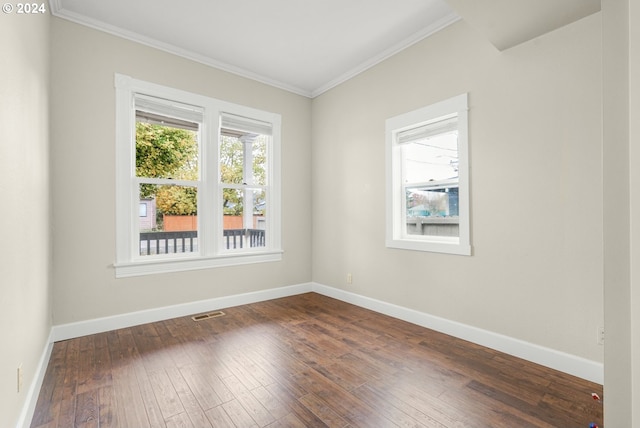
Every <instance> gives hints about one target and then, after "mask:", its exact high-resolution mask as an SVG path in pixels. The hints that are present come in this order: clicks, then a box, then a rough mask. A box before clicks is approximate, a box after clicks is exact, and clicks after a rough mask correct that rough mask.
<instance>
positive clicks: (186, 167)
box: [136, 116, 199, 180]
mask: <svg viewBox="0 0 640 428" xmlns="http://www.w3.org/2000/svg"><path fill="white" fill-rule="evenodd" d="M166 119H167V121H170V120H171V118H169V117H167V118H166ZM148 122H149V121H145V119H144V118H141V117H139V116H137V121H136V176H137V177H145V178H172V179H180V180H197V179H198V176H199V172H198V132H197V131H194V130H190V129H183V128H178V127H173V126H166V125H162V124H157V123H148ZM168 123H169V122H168ZM194 125H197V124H194Z"/></svg>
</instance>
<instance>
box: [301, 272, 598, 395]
mask: <svg viewBox="0 0 640 428" xmlns="http://www.w3.org/2000/svg"><path fill="white" fill-rule="evenodd" d="M312 290H313V291H314V292H316V293H318V294H322V295H325V296H328V297H333V298H334V299H338V300H342V301H343V302H347V303H351V304H354V305H356V306H360V307H363V308H366V309H370V310H372V311H375V312H379V313H381V314H385V315H389V316H392V317H394V318H398V319H401V320H404V321H407V322H410V323H412V324H416V325H420V326H422V327H426V328H429V329H432V330H435V331H439V332H441V333H445V334H448V335H450V336H454V337H457V338H460V339H463V340H467V341H469V342H473V343H476V344H478V345H482V346H486V347H487V348H491V349H495V350H497V351H500V352H504V353H505V354H509V355H513V356H515V357H519V358H522V359H524V360H527V361H531V362H533V363H536V364H540V365H543V366H545V367H549V368H552V369H555V370H559V371H561V372H564V373H568V374H570V375H573V376H577V377H580V378H582V379H586V380H589V381H591V382H596V383H599V384H601V385H602V383H603V381H604V365H603V364H602V363H598V362H596V361H591V360H587V359H586V358H582V357H578V356H575V355H571V354H567V353H564V352H560V351H556V350H555V349H551V348H546V347H544V346H540V345H536V344H533V343H529V342H525V341H523V340H519V339H514V338H513V337H509V336H505V335H502V334H498V333H494V332H491V331H488V330H483V329H480V328H477V327H473V326H470V325H466V324H462V323H459V322H456V321H451V320H447V319H444V318H440V317H437V316H434V315H429V314H427V313H424V312H419V311H416V310H414V309H409V308H405V307H403V306H398V305H394V304H392V303H387V302H383V301H381V300H376V299H372V298H370V297H365V296H362V295H359V294H354V293H350V292H348V291H345V290H341V289H338V288H333V287H329V286H326V285H322V284H317V283H313V284H312Z"/></svg>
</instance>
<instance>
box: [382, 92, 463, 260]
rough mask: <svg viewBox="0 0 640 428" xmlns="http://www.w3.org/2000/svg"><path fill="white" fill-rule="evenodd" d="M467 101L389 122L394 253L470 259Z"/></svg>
mask: <svg viewBox="0 0 640 428" xmlns="http://www.w3.org/2000/svg"><path fill="white" fill-rule="evenodd" d="M467 138H468V137H467V95H466V94H464V95H460V96H457V97H453V98H450V99H447V100H445V101H441V102H439V103H436V104H433V105H430V106H427V107H424V108H421V109H418V110H415V111H412V112H409V113H405V114H402V115H400V116H396V117H393V118H391V119H388V120H387V122H386V147H387V236H386V242H387V246H388V247H392V248H402V249H409V250H421V251H434V252H442V253H451V254H463V255H469V254H470V253H471V246H470V242H469V178H468V177H469V162H468V143H467Z"/></svg>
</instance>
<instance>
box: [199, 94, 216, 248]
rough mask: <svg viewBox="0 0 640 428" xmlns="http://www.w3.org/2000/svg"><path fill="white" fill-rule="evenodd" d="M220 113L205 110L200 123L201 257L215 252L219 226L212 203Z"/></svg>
mask: <svg viewBox="0 0 640 428" xmlns="http://www.w3.org/2000/svg"><path fill="white" fill-rule="evenodd" d="M219 115H220V113H219V111H218V110H217V109H215V108H214V107H213V106H208V107H207V108H206V109H205V113H204V121H203V126H202V131H201V136H202V138H201V142H200V154H201V156H202V162H201V170H200V171H201V176H200V180H201V181H200V186H201V192H199V195H201V197H200V198H199V202H198V203H199V206H198V223H199V224H198V226H199V227H200V233H201V235H202V239H201V245H202V247H201V248H202V249H201V251H202V254H203V255H205V256H213V255H215V254H216V253H217V252H218V245H217V240H218V237H217V230H218V225H219V222H220V221H221V220H220V219H219V214H218V209H217V206H216V200H217V198H218V197H217V195H218V193H219V192H218V188H219V180H218V177H219V172H218V141H219V132H220V125H219V120H218V117H219Z"/></svg>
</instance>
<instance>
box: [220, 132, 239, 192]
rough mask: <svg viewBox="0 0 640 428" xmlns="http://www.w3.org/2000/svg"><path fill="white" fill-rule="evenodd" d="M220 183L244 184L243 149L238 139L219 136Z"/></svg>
mask: <svg viewBox="0 0 640 428" xmlns="http://www.w3.org/2000/svg"><path fill="white" fill-rule="evenodd" d="M220 182H221V183H224V184H242V183H244V148H243V144H242V142H241V141H240V138H238V137H235V136H229V135H221V136H220Z"/></svg>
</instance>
